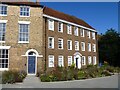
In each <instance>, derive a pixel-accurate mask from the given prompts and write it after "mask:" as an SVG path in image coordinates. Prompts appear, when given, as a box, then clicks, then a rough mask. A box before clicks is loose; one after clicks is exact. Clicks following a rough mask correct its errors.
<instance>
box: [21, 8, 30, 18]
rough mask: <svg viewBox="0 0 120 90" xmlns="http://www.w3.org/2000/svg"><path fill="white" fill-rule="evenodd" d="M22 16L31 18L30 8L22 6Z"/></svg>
mask: <svg viewBox="0 0 120 90" xmlns="http://www.w3.org/2000/svg"><path fill="white" fill-rule="evenodd" d="M20 16H30V7H29V6H20Z"/></svg>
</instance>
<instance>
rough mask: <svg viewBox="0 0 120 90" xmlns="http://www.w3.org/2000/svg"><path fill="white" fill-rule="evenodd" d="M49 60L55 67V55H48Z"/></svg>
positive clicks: (50, 65) (50, 64)
mask: <svg viewBox="0 0 120 90" xmlns="http://www.w3.org/2000/svg"><path fill="white" fill-rule="evenodd" d="M48 61H49V67H54V56H53V55H49V56H48Z"/></svg>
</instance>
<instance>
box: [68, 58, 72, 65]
mask: <svg viewBox="0 0 120 90" xmlns="http://www.w3.org/2000/svg"><path fill="white" fill-rule="evenodd" d="M71 65H72V56H68V66H71Z"/></svg>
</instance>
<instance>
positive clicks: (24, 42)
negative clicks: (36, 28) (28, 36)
mask: <svg viewBox="0 0 120 90" xmlns="http://www.w3.org/2000/svg"><path fill="white" fill-rule="evenodd" d="M18 43H23V44H27V43H29V41H18Z"/></svg>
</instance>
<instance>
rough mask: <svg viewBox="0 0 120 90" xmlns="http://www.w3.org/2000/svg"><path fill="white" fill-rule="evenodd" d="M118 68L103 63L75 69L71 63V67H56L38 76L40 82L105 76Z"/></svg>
mask: <svg viewBox="0 0 120 90" xmlns="http://www.w3.org/2000/svg"><path fill="white" fill-rule="evenodd" d="M119 72H120V68H118V67H112V66H109V65H103V66H102V67H98V66H97V65H96V66H93V65H89V66H87V68H82V69H80V70H79V69H77V68H75V67H74V65H72V66H71V67H68V68H64V67H57V68H56V69H54V70H52V71H50V72H46V73H42V74H40V75H39V78H40V80H41V81H42V82H55V81H69V80H83V79H90V78H97V77H105V76H111V75H114V73H119Z"/></svg>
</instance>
